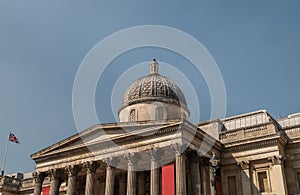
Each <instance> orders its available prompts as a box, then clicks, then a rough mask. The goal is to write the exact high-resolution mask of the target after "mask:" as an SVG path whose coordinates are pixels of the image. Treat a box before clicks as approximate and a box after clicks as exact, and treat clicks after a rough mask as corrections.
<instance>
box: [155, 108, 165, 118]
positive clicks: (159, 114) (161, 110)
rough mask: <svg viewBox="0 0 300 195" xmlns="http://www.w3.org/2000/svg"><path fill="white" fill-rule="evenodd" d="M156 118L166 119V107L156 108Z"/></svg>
mask: <svg viewBox="0 0 300 195" xmlns="http://www.w3.org/2000/svg"><path fill="white" fill-rule="evenodd" d="M155 118H156V120H163V119H164V108H163V107H158V108H157V109H156V117H155Z"/></svg>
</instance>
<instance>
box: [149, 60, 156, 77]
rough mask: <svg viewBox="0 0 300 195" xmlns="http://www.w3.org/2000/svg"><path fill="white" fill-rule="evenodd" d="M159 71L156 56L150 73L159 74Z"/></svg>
mask: <svg viewBox="0 0 300 195" xmlns="http://www.w3.org/2000/svg"><path fill="white" fill-rule="evenodd" d="M157 73H158V63H157V61H156V59H155V58H154V59H153V60H152V62H151V64H150V74H157Z"/></svg>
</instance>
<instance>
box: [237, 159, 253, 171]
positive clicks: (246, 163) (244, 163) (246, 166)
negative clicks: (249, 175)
mask: <svg viewBox="0 0 300 195" xmlns="http://www.w3.org/2000/svg"><path fill="white" fill-rule="evenodd" d="M237 165H239V166H240V167H241V168H242V169H243V170H245V169H249V165H250V162H249V161H248V160H241V161H239V162H237Z"/></svg>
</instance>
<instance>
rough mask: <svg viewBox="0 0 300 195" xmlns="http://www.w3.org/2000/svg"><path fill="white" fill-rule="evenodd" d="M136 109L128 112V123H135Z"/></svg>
mask: <svg viewBox="0 0 300 195" xmlns="http://www.w3.org/2000/svg"><path fill="white" fill-rule="evenodd" d="M136 118H137V117H136V109H132V110H131V111H130V116H129V121H130V122H134V121H136Z"/></svg>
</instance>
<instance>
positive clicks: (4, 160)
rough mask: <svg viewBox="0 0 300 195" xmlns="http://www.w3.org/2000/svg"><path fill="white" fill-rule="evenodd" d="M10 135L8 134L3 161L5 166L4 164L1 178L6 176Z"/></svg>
mask: <svg viewBox="0 0 300 195" xmlns="http://www.w3.org/2000/svg"><path fill="white" fill-rule="evenodd" d="M10 133H11V132H9V134H8V139H7V143H6V148H5V153H4V159H3V164H2V169H1V176H4V169H5V163H6V156H7V152H8V145H9V136H10Z"/></svg>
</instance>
